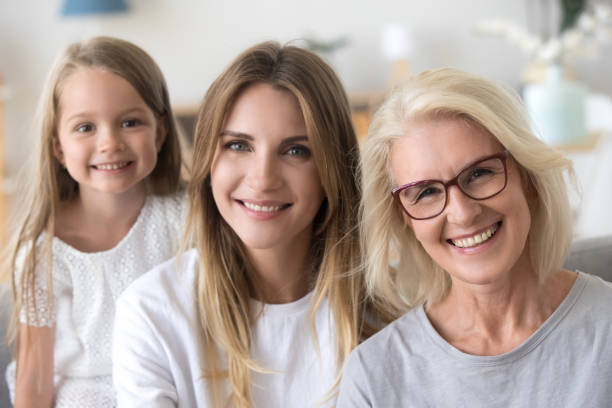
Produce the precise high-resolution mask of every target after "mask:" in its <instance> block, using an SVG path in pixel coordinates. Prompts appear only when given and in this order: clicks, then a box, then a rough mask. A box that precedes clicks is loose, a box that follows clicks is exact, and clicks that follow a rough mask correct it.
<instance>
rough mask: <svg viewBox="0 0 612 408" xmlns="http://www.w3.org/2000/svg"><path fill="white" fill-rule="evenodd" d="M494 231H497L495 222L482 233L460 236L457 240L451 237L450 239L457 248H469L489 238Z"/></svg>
mask: <svg viewBox="0 0 612 408" xmlns="http://www.w3.org/2000/svg"><path fill="white" fill-rule="evenodd" d="M496 231H497V224H495V225H494V226H492V227H491V228H489V229H488V230H486V231H484V232H482V233H479V234H475V235H474V236H472V237H468V238H462V239H457V240H455V239H453V240H451V242H452V243H453V244H454V245H455V246H457V247H459V248H469V247H473V246H476V245H478V244H482V243H483V242H485V241H486V240H488V239H489V238H491V237H492V236H493V235H494V234H495V232H496Z"/></svg>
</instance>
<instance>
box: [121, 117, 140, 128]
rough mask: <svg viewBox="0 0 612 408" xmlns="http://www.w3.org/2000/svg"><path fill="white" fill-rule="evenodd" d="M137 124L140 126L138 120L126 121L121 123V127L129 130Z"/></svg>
mask: <svg viewBox="0 0 612 408" xmlns="http://www.w3.org/2000/svg"><path fill="white" fill-rule="evenodd" d="M139 124H140V121H139V120H138V119H127V120H124V121H123V122H121V127H122V128H130V127H134V126H138V125H139Z"/></svg>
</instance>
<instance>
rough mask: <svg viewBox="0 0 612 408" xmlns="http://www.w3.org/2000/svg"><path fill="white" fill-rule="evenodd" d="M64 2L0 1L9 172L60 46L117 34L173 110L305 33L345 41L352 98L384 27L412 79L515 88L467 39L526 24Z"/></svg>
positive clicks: (206, 2)
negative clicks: (486, 25) (224, 73)
mask: <svg viewBox="0 0 612 408" xmlns="http://www.w3.org/2000/svg"><path fill="white" fill-rule="evenodd" d="M62 1H63V0H20V1H9V0H0V75H2V76H4V78H5V81H7V82H8V83H9V85H10V87H11V89H12V98H11V99H10V100H8V101H7V102H6V140H5V146H6V151H7V152H8V154H7V156H8V157H7V158H6V159H7V162H8V167H9V172H10V173H13V172H14V171H15V169H16V168H18V167H19V166H20V165H21V163H22V161H23V159H24V157H25V155H26V154H27V152H29V151H30V150H31V146H32V142H31V138H32V137H33V136H31V128H30V125H31V124H32V118H33V114H34V110H35V106H36V101H37V98H38V95H39V92H40V88H41V85H42V83H43V81H44V78H45V75H46V72H47V70H48V69H49V67H50V65H51V63H52V61H53V59H54V56H55V55H56V54H57V53H58V52H59V51H60V50H61V49H62V48H63V47H64V46H65V45H66V44H67V43H69V42H71V41H74V40H79V39H83V38H86V37H90V36H93V35H98V34H105V35H114V36H119V37H122V38H125V39H127V40H131V41H133V42H135V43H136V44H138V45H140V46H142V47H143V48H144V49H145V50H146V51H148V52H149V53H150V54H151V55H152V56H153V58H155V60H156V61H157V62H158V63H159V65H160V66H161V68H162V71H163V72H164V73H165V75H166V78H167V81H168V84H169V87H170V92H171V96H172V100H173V102H174V103H175V104H190V103H197V102H198V101H199V100H200V98H201V97H202V95H203V94H204V92H205V90H206V88H207V87H208V85H209V84H210V83H211V81H212V80H213V79H214V78H215V76H216V75H217V74H218V73H219V72H220V71H221V69H222V68H223V67H224V66H225V65H226V64H227V63H228V62H229V61H230V60H231V59H232V58H233V57H234V56H235V55H236V54H237V53H238V52H240V51H241V50H242V49H244V48H246V47H247V46H250V45H252V44H254V43H255V42H259V41H261V40H268V39H274V40H279V41H281V42H285V41H289V40H292V39H297V38H301V37H304V36H306V35H309V34H314V35H315V36H317V37H318V38H322V39H333V38H336V37H339V36H346V37H348V38H349V40H350V44H349V46H348V47H346V48H345V49H342V50H341V51H340V52H338V54H337V55H336V56H335V57H334V59H333V61H332V63H333V65H334V66H335V68H336V69H337V71H338V72H339V74H340V75H341V77H342V79H343V80H344V82H345V85H346V87H347V89H348V90H349V91H361V90H372V89H379V88H382V87H384V85H385V84H386V80H387V76H388V73H389V66H388V63H387V62H385V61H384V59H383V58H382V57H381V55H380V47H379V34H380V30H381V27H383V26H384V25H385V24H387V23H391V22H401V23H404V24H406V25H407V26H409V27H410V28H411V29H412V30H413V32H414V36H415V40H416V50H415V55H414V58H413V69H414V70H415V71H421V70H423V69H427V68H433V67H439V66H455V67H459V68H463V69H466V70H469V71H472V72H475V73H479V74H482V75H486V76H488V77H491V78H495V79H500V80H503V81H506V82H508V83H510V84H511V85H515V86H518V85H519V76H520V70H521V68H522V67H523V66H524V64H525V62H526V59H525V56H524V55H523V54H522V53H521V52H520V51H519V50H518V49H517V48H516V47H514V46H512V45H509V44H507V43H505V42H504V41H503V40H500V39H495V38H484V37H479V36H476V35H475V34H473V31H472V29H473V26H474V24H475V23H476V22H477V21H480V20H482V19H485V18H490V17H498V18H506V19H511V20H514V21H516V22H518V23H521V24H522V23H524V22H525V21H526V15H525V9H524V6H525V2H523V1H506V0H473V1H468V0H428V1H420V0H419V1H417V0H404V1H392V0H379V1H376V2H372V1H360V0H308V1H296V0H216V1H214V0H176V1H171V0H132V1H130V0H128V3H129V4H130V6H131V10H130V12H129V13H127V14H125V15H118V16H105V17H95V18H92V17H87V18H74V17H72V18H63V17H61V16H60V14H59V10H60V8H61V6H62ZM611 50H612V48H610V47H608V48H607V49H606V50H605V52H606V54H611V52H610V51H611ZM610 62H612V57H611V56H610V55H604V56H603V57H602V58H600V59H599V60H596V61H591V62H585V63H583V64H582V65H581V66H580V67H578V75H579V76H581V75H582V74H583V73H586V75H582V76H581V77H580V79H582V80H583V81H585V82H586V83H587V84H589V85H590V86H591V88H597V89H598V90H600V91H601V90H604V91H606V92H607V93H608V94H612V81H610V80H609V79H608V78H607V77H608V76H609V74H608V72H609V71H606V66H608V67H609V66H610ZM608 69H609V68H608Z"/></svg>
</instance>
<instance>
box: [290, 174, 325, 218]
mask: <svg viewBox="0 0 612 408" xmlns="http://www.w3.org/2000/svg"><path fill="white" fill-rule="evenodd" d="M291 183H292V184H293V185H295V186H297V187H300V186H301V190H302V196H304V197H306V198H307V199H308V200H309V203H310V206H311V207H315V208H316V209H317V210H318V209H319V207H320V206H321V203H322V202H323V198H324V197H325V191H324V190H323V185H322V184H321V180H320V179H319V173H318V172H317V169H316V168H315V167H314V165H313V166H312V167H311V168H308V169H304V170H303V171H299V170H298V171H297V172H295V173H294V176H293V177H292V181H291Z"/></svg>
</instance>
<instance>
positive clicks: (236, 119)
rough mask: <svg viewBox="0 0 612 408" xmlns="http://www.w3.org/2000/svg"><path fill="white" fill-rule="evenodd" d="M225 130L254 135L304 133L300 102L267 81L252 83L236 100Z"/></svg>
mask: <svg viewBox="0 0 612 408" xmlns="http://www.w3.org/2000/svg"><path fill="white" fill-rule="evenodd" d="M225 130H232V131H236V132H243V133H246V134H249V135H251V136H253V137H256V136H261V137H264V136H271V135H274V136H283V137H287V136H296V135H305V134H306V125H305V123H304V116H303V114H302V110H301V108H300V105H299V102H298V100H297V98H296V97H295V96H294V95H293V94H292V93H291V92H289V91H288V90H285V89H282V88H278V87H274V86H272V85H269V84H266V83H255V84H252V85H249V86H248V87H247V88H246V89H244V90H243V91H242V92H241V93H240V95H239V96H238V98H237V99H236V102H235V103H234V105H233V107H232V109H231V111H230V113H229V116H228V118H227V122H226V125H225Z"/></svg>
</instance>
